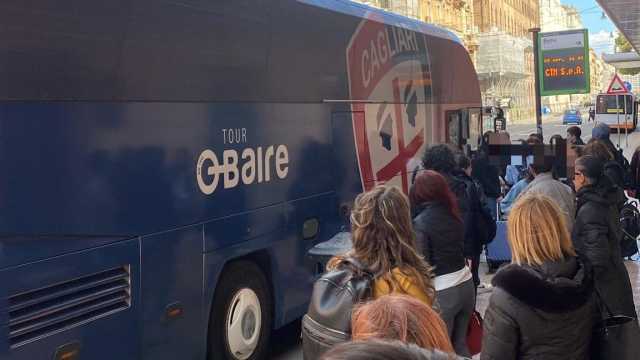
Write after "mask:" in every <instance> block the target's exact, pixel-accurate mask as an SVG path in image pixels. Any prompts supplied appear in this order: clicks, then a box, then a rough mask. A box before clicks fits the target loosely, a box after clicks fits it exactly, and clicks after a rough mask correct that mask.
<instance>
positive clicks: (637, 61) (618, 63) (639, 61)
mask: <svg viewBox="0 0 640 360" xmlns="http://www.w3.org/2000/svg"><path fill="white" fill-rule="evenodd" d="M602 60H604V62H606V63H607V64H611V65H613V66H615V67H616V69H629V68H640V55H638V54H636V53H616V54H602Z"/></svg>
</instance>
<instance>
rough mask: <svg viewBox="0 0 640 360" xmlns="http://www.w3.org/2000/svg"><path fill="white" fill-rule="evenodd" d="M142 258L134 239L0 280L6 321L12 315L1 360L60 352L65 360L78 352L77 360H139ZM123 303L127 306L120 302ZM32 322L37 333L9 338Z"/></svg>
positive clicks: (6, 273) (11, 271) (33, 359)
mask: <svg viewBox="0 0 640 360" xmlns="http://www.w3.org/2000/svg"><path fill="white" fill-rule="evenodd" d="M139 251H140V250H139V242H138V240H137V239H135V240H129V241H124V242H118V243H115V244H111V245H108V246H104V247H99V248H94V249H91V250H87V251H82V252H77V253H73V254H68V255H64V256H60V257H55V258H51V259H47V260H43V261H38V262H34V263H30V264H26V265H22V266H18V267H13V268H8V269H6V270H3V271H2V272H0V283H2V284H3V286H2V287H1V290H0V296H1V297H2V303H1V304H0V305H1V307H2V308H1V309H0V313H3V314H5V315H3V316H4V317H3V318H2V321H3V324H2V325H3V331H5V334H6V335H3V336H1V337H0V339H2V341H7V342H9V343H7V342H5V343H2V344H0V358H2V359H11V360H20V359H24V360H37V359H43V360H45V359H46V360H49V359H52V358H54V355H55V354H56V353H57V352H59V351H60V352H61V353H59V355H64V351H63V349H64V348H63V347H65V346H66V349H69V350H68V351H74V349H77V351H79V352H78V358H87V359H92V360H103V359H104V360H111V359H137V358H140V353H139V349H140V341H139V334H140V322H139V318H138V309H139V308H140V289H139V286H140V276H139V271H140V265H139V253H140V252H139ZM127 271H128V274H129V275H128V276H125V277H123V278H120V280H113V281H111V280H107V279H108V278H110V279H113V278H112V277H113V276H114V274H115V273H119V274H126V273H127ZM127 282H128V284H130V285H128V286H127V285H126V284H127ZM35 290H37V292H34V291H35ZM127 292H128V293H129V294H130V298H129V300H128V302H129V306H128V307H126V304H127V300H126V295H125V294H126V293H127ZM122 297H124V298H125V300H122V301H119V300H117V299H119V298H122ZM111 301H114V302H113V303H112V302H111ZM109 303H111V304H113V305H114V307H111V306H108V305H106V304H109ZM9 306H12V307H13V311H9V310H10V309H9ZM23 306H24V307H23ZM45 311H46V314H47V315H45ZM7 312H8V313H9V314H8V318H7V317H6V316H7V315H6V314H7ZM27 317H29V318H31V319H32V320H31V321H30V322H29V323H28V324H29V325H30V326H33V328H31V329H32V331H26V332H24V333H20V334H18V333H17V332H16V333H15V334H16V335H18V336H11V335H10V334H9V333H7V331H8V330H9V329H11V330H15V331H19V330H20V328H23V329H24V328H26V324H25V323H22V324H23V325H25V326H24V327H23V326H21V325H20V324H21V321H22V320H24V319H26V318H27ZM8 321H11V322H13V326H11V327H10V326H9V324H8V323H7V322H8ZM105 339H109V341H108V344H105ZM21 343H24V344H23V345H20V344H21ZM12 345H13V347H11V346H12Z"/></svg>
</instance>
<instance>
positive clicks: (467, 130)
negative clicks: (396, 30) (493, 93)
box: [445, 107, 483, 152]
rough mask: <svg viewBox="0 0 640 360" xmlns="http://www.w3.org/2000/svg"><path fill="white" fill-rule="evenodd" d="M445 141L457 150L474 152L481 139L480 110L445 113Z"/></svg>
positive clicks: (469, 109)
mask: <svg viewBox="0 0 640 360" xmlns="http://www.w3.org/2000/svg"><path fill="white" fill-rule="evenodd" d="M445 117H446V119H447V120H446V121H447V122H446V125H447V127H446V131H447V133H446V139H447V144H450V145H453V146H455V147H457V148H462V147H467V145H468V148H469V150H470V151H472V152H473V151H476V150H477V149H478V146H479V144H480V139H481V137H482V130H483V128H482V109H481V108H479V107H477V108H466V109H460V110H453V111H447V112H446V113H445Z"/></svg>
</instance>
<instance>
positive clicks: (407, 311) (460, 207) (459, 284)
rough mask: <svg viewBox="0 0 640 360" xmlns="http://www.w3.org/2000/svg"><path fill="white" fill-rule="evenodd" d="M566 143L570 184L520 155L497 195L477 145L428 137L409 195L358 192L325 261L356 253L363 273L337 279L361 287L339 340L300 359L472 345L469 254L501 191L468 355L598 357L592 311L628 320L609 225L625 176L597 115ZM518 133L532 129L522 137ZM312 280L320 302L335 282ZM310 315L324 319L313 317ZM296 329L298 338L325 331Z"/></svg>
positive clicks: (630, 306) (353, 257)
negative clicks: (503, 249) (498, 222)
mask: <svg viewBox="0 0 640 360" xmlns="http://www.w3.org/2000/svg"><path fill="white" fill-rule="evenodd" d="M605 126H606V125H605ZM576 129H577V130H576ZM567 142H568V143H569V144H570V146H572V147H573V150H575V151H576V152H577V153H578V154H577V155H578V156H577V159H576V160H575V163H574V164H572V168H573V169H574V171H573V173H572V174H570V175H571V176H570V180H571V181H570V183H569V184H567V182H566V181H565V182H562V181H560V179H557V178H555V177H554V174H553V171H552V166H551V165H549V164H546V163H544V162H531V163H529V164H528V165H527V169H526V170H527V171H526V173H523V171H522V169H511V171H509V169H506V171H505V174H503V175H508V174H509V173H510V174H511V177H510V179H509V181H510V182H511V183H510V184H508V185H509V187H510V190H508V192H507V193H506V195H505V196H504V197H503V198H501V196H502V191H501V182H503V183H505V182H506V180H504V178H505V176H501V174H500V172H499V171H497V169H496V168H495V167H494V166H493V165H492V164H491V162H490V161H489V159H488V154H487V152H486V148H485V149H483V148H482V147H481V148H480V149H479V150H478V151H477V152H476V154H474V155H475V156H474V157H473V159H470V158H469V157H467V156H466V155H465V154H463V153H462V151H460V150H459V149H455V148H452V147H450V146H448V145H433V146H430V147H428V148H427V149H426V151H425V153H424V156H423V158H422V169H421V170H420V171H419V172H418V173H417V174H416V176H415V177H414V179H413V185H412V187H411V189H410V192H409V194H408V196H406V195H405V194H403V193H402V192H401V191H400V190H399V189H397V188H395V187H391V186H385V185H379V186H377V187H375V188H374V189H372V190H371V191H368V192H365V193H363V194H360V195H359V196H358V197H357V198H356V200H355V202H354V206H353V208H352V211H351V218H350V220H351V226H352V229H351V233H352V243H353V247H352V250H351V251H350V252H349V253H348V254H343V255H339V256H336V257H334V258H333V259H331V261H330V262H329V264H328V269H329V272H331V271H339V270H344V269H345V268H348V267H352V266H353V264H354V263H355V264H357V267H358V269H360V270H362V271H356V272H354V273H353V276H351V277H348V278H347V280H346V281H352V279H355V278H357V277H358V276H359V275H358V274H366V276H367V277H368V279H369V282H367V284H370V287H371V291H370V292H364V293H366V294H367V295H363V297H364V298H363V299H355V300H357V301H354V304H353V307H352V308H350V309H348V310H347V311H344V310H341V311H342V312H341V313H340V314H338V315H339V317H341V318H346V319H350V329H349V331H348V333H349V334H348V335H349V336H350V339H349V341H337V342H335V343H331V346H328V347H327V348H326V349H328V351H324V352H323V353H315V354H314V353H309V352H305V357H307V358H321V359H326V360H339V359H381V360H382V359H460V358H470V357H471V356H472V355H474V354H473V353H472V351H471V349H470V348H469V346H468V344H469V342H468V341H469V340H468V339H469V336H470V334H469V331H470V329H471V328H472V327H471V326H470V321H471V318H472V316H473V314H474V311H475V305H476V294H477V288H478V286H479V285H480V279H479V274H478V264H479V259H480V254H481V252H482V251H483V245H484V244H486V243H487V242H489V241H491V239H492V237H493V236H495V227H494V228H492V226H491V223H492V222H493V225H494V226H495V219H496V215H497V214H496V212H497V211H498V210H496V209H497V208H498V207H497V206H496V204H498V203H499V204H500V205H501V208H502V209H501V211H502V212H503V213H506V214H508V217H507V229H508V236H507V239H508V243H509V247H510V249H511V253H512V260H511V263H510V264H507V265H505V266H502V267H501V268H500V270H499V271H498V272H497V273H496V275H495V276H494V278H493V280H492V285H493V290H492V293H491V297H490V299H489V304H488V307H487V309H486V312H485V314H484V326H483V329H482V351H481V355H480V358H481V359H487V360H492V359H496V360H497V359H501V360H502V359H590V358H597V357H596V356H594V355H593V353H592V350H593V349H594V342H596V339H595V338H594V337H593V334H594V329H596V328H597V326H599V324H601V323H602V320H603V319H606V317H607V316H610V315H611V314H614V315H619V316H625V317H628V318H631V319H634V320H633V321H634V322H636V325H637V314H636V312H635V307H634V303H633V294H632V290H631V285H630V281H629V276H628V274H627V271H626V268H625V266H624V263H623V258H622V256H621V255H620V238H621V234H620V230H619V226H618V221H619V215H620V210H621V207H622V206H623V205H624V202H625V199H626V197H625V193H624V189H625V187H628V186H627V185H628V184H625V174H624V170H625V169H624V166H625V165H624V163H622V161H623V160H624V159H620V158H619V157H618V155H617V154H620V153H619V152H618V151H617V150H616V149H615V147H613V144H612V143H611V141H610V140H609V130H608V128H604V127H602V126H600V125H598V126H596V128H594V131H593V137H592V139H591V140H590V141H589V143H588V144H586V145H584V143H583V142H582V140H581V133H580V129H579V128H573V127H572V128H569V130H568V137H567ZM526 143H527V144H530V145H536V144H541V143H542V139H541V138H540V137H538V136H536V135H532V136H530V137H529V139H527V140H526ZM612 147H613V148H612ZM620 155H621V154H620ZM636 162H637V163H638V164H640V155H638V159H636ZM616 164H617V165H618V166H616ZM506 177H508V176H506ZM334 285H335V284H334ZM318 289H320V288H316V290H314V295H313V296H314V297H317V298H320V299H323V301H325V303H328V304H329V306H331V299H325V298H326V297H327V296H329V297H331V296H332V295H331V294H333V293H325V294H318V293H316V292H319V291H321V290H318ZM322 289H326V288H322ZM323 291H326V290H323ZM313 303H314V300H312V304H313ZM312 306H313V305H312ZM605 309H606V311H605ZM318 313H321V311H319V312H318ZM335 315H336V314H332V315H331V316H335ZM313 322H314V323H315V325H314V326H321V325H322V319H319V320H318V319H316V320H313ZM304 334H305V332H304V331H303V339H304V342H314V341H315V342H321V341H328V340H327V339H329V338H331V337H330V336H328V337H322V336H310V335H307V336H306V337H305V335H304ZM638 341H640V339H638Z"/></svg>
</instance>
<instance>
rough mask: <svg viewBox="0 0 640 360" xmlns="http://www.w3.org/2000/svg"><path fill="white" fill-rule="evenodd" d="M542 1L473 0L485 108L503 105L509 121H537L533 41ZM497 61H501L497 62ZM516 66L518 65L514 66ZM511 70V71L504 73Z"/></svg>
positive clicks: (479, 73)
mask: <svg viewBox="0 0 640 360" xmlns="http://www.w3.org/2000/svg"><path fill="white" fill-rule="evenodd" d="M538 1H539V0H474V1H473V10H474V23H475V25H476V28H477V29H478V31H479V34H478V39H479V40H478V43H479V50H478V55H477V62H476V65H477V66H476V68H477V71H478V77H479V78H480V86H481V90H482V94H483V101H484V104H485V105H497V106H502V107H503V108H504V110H505V114H506V117H507V121H511V122H524V121H532V120H533V119H534V118H535V79H534V71H533V70H534V65H533V64H534V61H533V42H532V41H531V34H530V33H529V29H532V28H536V27H539V26H540V10H539V3H538ZM497 59H500V60H499V61H498V62H497V61H496V60H497ZM516 64H517V66H515V65H516ZM505 66H506V68H509V69H510V70H509V71H505Z"/></svg>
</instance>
